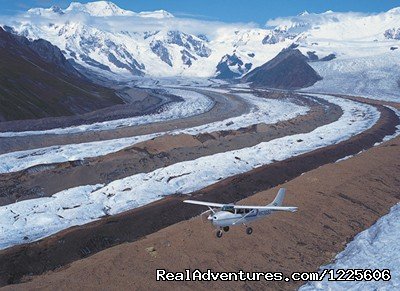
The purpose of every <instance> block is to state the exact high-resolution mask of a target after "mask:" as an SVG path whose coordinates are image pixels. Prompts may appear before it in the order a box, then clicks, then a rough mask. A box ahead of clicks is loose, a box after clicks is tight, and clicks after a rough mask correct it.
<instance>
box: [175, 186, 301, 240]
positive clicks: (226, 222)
mask: <svg viewBox="0 0 400 291" xmlns="http://www.w3.org/2000/svg"><path fill="white" fill-rule="evenodd" d="M285 193H286V189H284V188H281V189H279V191H278V194H277V195H276V197H275V199H274V201H272V203H270V204H268V205H266V206H244V205H234V204H219V203H213V202H204V201H196V200H184V201H183V202H185V203H190V204H196V205H203V206H207V207H208V208H210V210H207V211H206V212H203V213H202V215H204V214H205V213H207V212H211V214H210V215H209V216H208V218H207V219H208V220H209V221H210V222H211V223H212V224H213V225H214V226H215V227H217V228H218V231H217V237H218V238H220V237H222V233H223V232H222V230H223V231H225V232H228V231H229V227H230V226H233V225H237V224H243V225H244V226H245V227H246V233H247V234H249V235H250V234H252V233H253V229H252V228H251V227H248V226H247V224H246V223H249V222H252V221H254V220H256V219H259V218H263V217H266V216H268V215H270V214H272V213H273V212H275V211H290V212H295V211H296V210H297V207H288V206H286V207H285V206H281V205H282V202H283V198H284V197H285ZM214 208H219V209H220V210H216V209H214Z"/></svg>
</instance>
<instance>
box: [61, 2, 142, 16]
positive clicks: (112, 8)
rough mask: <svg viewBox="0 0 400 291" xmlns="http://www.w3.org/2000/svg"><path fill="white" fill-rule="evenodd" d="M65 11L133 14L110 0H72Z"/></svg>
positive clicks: (99, 14) (118, 14)
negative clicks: (86, 1)
mask: <svg viewBox="0 0 400 291" xmlns="http://www.w3.org/2000/svg"><path fill="white" fill-rule="evenodd" d="M65 12H81V13H87V14H89V15H91V16H133V15H135V12H133V11H129V10H124V9H122V8H120V7H118V6H117V5H115V4H114V3H112V2H110V1H95V2H89V3H86V4H82V3H79V2H72V3H71V4H70V5H69V7H68V8H67V9H65Z"/></svg>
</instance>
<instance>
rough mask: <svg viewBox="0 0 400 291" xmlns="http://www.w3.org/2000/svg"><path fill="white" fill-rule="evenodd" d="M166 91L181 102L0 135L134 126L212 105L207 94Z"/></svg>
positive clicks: (197, 110)
mask: <svg viewBox="0 0 400 291" xmlns="http://www.w3.org/2000/svg"><path fill="white" fill-rule="evenodd" d="M164 90H165V91H166V93H168V94H171V95H175V96H179V97H181V98H182V99H183V100H184V101H183V102H172V103H168V104H166V105H164V106H162V108H160V111H161V112H159V113H155V114H149V115H142V116H137V117H131V118H124V119H116V120H111V121H104V122H97V123H92V124H84V125H79V126H72V127H66V128H55V129H50V130H37V131H21V132H0V137H14V136H27V135H40V134H72V133H80V132H86V131H101V130H112V129H116V128H121V127H127V126H135V125H142V124H149V123H156V122H162V121H168V120H173V119H181V118H185V117H190V116H194V115H199V114H202V113H204V112H207V111H209V110H211V108H212V107H213V106H214V101H212V100H211V99H210V98H208V97H207V96H205V95H203V94H200V93H198V92H195V91H192V90H181V89H171V88H168V89H164Z"/></svg>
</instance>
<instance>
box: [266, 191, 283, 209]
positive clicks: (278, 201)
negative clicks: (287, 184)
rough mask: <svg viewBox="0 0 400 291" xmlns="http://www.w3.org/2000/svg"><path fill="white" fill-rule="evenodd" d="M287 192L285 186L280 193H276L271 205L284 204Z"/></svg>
mask: <svg viewBox="0 0 400 291" xmlns="http://www.w3.org/2000/svg"><path fill="white" fill-rule="evenodd" d="M285 194H286V189H285V188H281V189H279V191H278V194H277V195H276V197H275V199H274V201H272V203H271V204H269V205H270V206H282V203H283V198H285Z"/></svg>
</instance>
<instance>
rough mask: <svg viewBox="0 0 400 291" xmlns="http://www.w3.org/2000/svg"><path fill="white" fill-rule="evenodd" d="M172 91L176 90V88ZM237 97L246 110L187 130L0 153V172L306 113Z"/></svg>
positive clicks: (275, 102)
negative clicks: (244, 104) (149, 141)
mask: <svg viewBox="0 0 400 291" xmlns="http://www.w3.org/2000/svg"><path fill="white" fill-rule="evenodd" d="M171 90H172V89H171ZM174 90H175V89H174ZM173 92H175V93H176V92H177V91H173ZM188 95H190V94H188ZM239 96H240V97H241V98H243V99H245V100H246V101H247V102H248V103H249V104H250V105H251V110H250V113H248V114H244V115H242V116H237V117H233V118H229V119H226V120H223V121H218V122H212V123H209V124H205V125H201V126H197V127H193V128H187V129H180V130H174V131H168V132H159V133H154V134H147V135H141V136H135V137H129V138H120V139H113V140H104V141H96V142H88V143H81V144H69V145H59V146H51V147H46V148H40V149H33V150H26V151H18V152H12V153H7V154H3V155H0V160H1V161H2V163H1V164H0V173H10V172H16V171H20V170H24V169H27V168H30V167H33V166H36V165H44V164H53V163H61V162H67V161H76V160H82V159H85V158H90V157H98V156H103V155H107V154H110V153H113V152H117V151H119V150H122V149H124V148H126V147H129V146H132V145H134V144H137V143H140V142H143V141H146V140H150V139H152V138H155V137H158V136H161V135H165V134H171V135H177V134H181V133H186V134H192V135H195V134H199V133H207V132H212V131H216V130H235V129H239V128H241V127H246V126H250V125H253V124H257V123H262V122H264V123H267V124H268V123H276V122H278V121H282V120H287V119H291V118H294V117H296V116H298V115H303V114H306V113H307V112H308V108H307V107H304V106H300V105H296V104H294V103H292V102H290V100H274V99H265V98H258V97H255V96H253V95H251V94H239ZM189 107H190V106H189ZM181 109H182V108H181ZM180 112H181V111H180V110H178V113H180ZM166 114H167V113H166ZM174 114H175V113H174ZM170 116H172V115H170ZM155 118H157V117H155ZM148 121H149V122H154V120H152V119H148ZM60 130H62V129H60Z"/></svg>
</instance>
